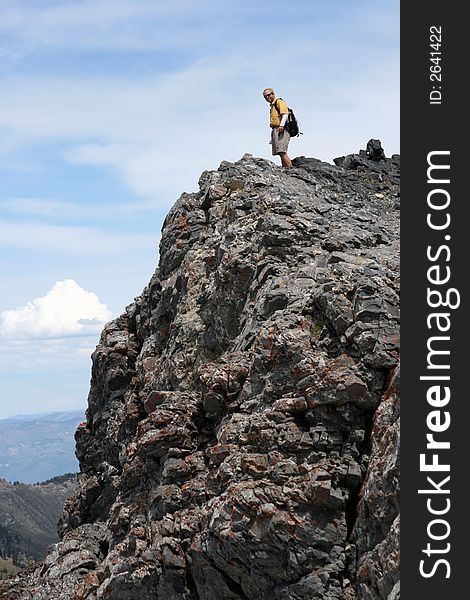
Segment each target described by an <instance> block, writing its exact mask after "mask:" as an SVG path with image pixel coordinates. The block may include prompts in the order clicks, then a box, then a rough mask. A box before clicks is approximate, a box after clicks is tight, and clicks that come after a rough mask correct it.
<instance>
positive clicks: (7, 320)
mask: <svg viewBox="0 0 470 600" xmlns="http://www.w3.org/2000/svg"><path fill="white" fill-rule="evenodd" d="M110 318H111V312H110V311H109V309H108V307H107V306H106V305H105V304H102V303H101V302H100V300H99V298H98V296H97V295H96V294H94V293H93V292H88V291H86V290H84V289H83V288H82V287H80V286H79V285H78V283H77V282H76V281H75V280H74V279H66V280H64V281H58V282H57V283H55V284H54V285H53V286H52V288H51V289H50V290H49V291H48V292H47V294H46V295H45V296H42V297H41V298H36V299H34V300H32V301H31V302H28V304H26V305H25V306H20V307H18V308H14V309H11V310H4V311H3V312H2V313H1V314H0V334H1V335H2V336H4V337H7V338H28V337H44V338H51V337H67V336H76V335H86V334H95V333H96V332H97V331H98V330H99V329H100V328H101V327H102V326H103V324H104V323H105V322H106V321H109V320H110Z"/></svg>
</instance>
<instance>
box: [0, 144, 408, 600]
mask: <svg viewBox="0 0 470 600" xmlns="http://www.w3.org/2000/svg"><path fill="white" fill-rule="evenodd" d="M362 152H363V154H362V155H358V156H359V158H360V160H356V159H354V160H352V159H350V158H348V157H343V161H342V162H341V159H339V160H340V164H338V165H330V164H327V163H323V162H320V161H318V160H316V159H311V158H304V157H301V158H297V159H295V161H294V168H293V169H292V170H290V171H284V170H282V169H281V168H279V167H277V166H274V164H273V163H271V162H270V161H266V160H263V159H258V158H254V157H252V156H250V155H245V156H244V157H243V158H242V159H241V160H240V161H238V162H236V163H228V162H223V163H222V164H221V165H220V167H219V169H218V170H217V171H206V172H204V173H203V174H202V175H201V178H200V181H199V188H200V189H199V191H198V192H196V193H185V194H183V195H182V196H181V197H180V198H179V200H178V201H177V202H176V204H175V205H174V206H173V208H172V209H171V211H170V213H169V214H168V216H167V218H166V221H165V223H164V227H163V235H162V240H161V244H160V255H161V258H160V263H159V267H158V269H157V271H156V273H155V274H154V276H153V277H152V279H151V281H150V282H149V284H148V286H147V287H146V288H145V290H144V291H143V293H142V295H141V296H139V297H138V298H136V299H135V301H134V303H132V304H131V305H130V306H129V307H127V309H126V311H125V313H124V314H123V315H122V316H121V317H119V318H118V319H116V320H115V321H113V322H112V323H110V324H108V325H107V326H106V327H105V329H104V331H103V333H102V336H101V339H100V342H99V344H98V346H97V348H96V351H95V352H94V354H93V369H92V383H91V389H90V395H89V400H88V411H87V422H86V424H83V425H81V426H80V427H79V429H78V430H77V434H76V440H77V456H78V458H79V461H80V465H81V483H80V487H79V489H78V492H77V493H76V494H75V495H74V496H73V497H72V498H71V499H70V500H69V501H68V503H67V505H66V508H65V511H64V514H63V517H62V521H61V536H62V541H61V542H60V543H59V544H58V545H57V546H56V547H55V549H54V551H53V552H52V553H51V554H50V555H49V556H48V557H47V558H46V560H45V562H44V563H43V564H42V565H40V566H39V567H38V568H36V569H35V570H31V571H30V572H29V573H26V574H24V575H23V576H21V577H17V578H16V580H10V581H9V582H8V583H7V584H3V587H0V590H3V591H2V592H0V597H1V598H9V600H20V599H21V600H26V599H28V600H32V599H34V600H55V599H59V598H60V599H61V600H63V599H64V598H66V599H71V600H72V599H73V600H85V599H86V600H95V599H96V600H97V599H102V598H103V599H104V598H107V599H110V600H135V599H136V598H139V600H150V599H155V598H160V599H162V600H170V599H171V600H173V599H177V600H183V599H184V600H218V599H220V600H222V599H231V600H255V599H256V600H263V599H265V600H268V599H270V600H276V599H279V600H281V599H282V600H307V599H308V600H312V599H323V600H334V599H336V600H340V599H341V600H343V599H344V600H355V599H361V600H375V599H382V598H383V599H385V598H387V599H388V600H396V599H398V598H399V583H398V523H399V521H398V504H397V495H398V468H399V466H398V423H399V407H398V384H399V375H398V360H399V349H398V343H399V337H398V332H399V330H398V324H399V321H398V319H399V302H398V290H399V237H398V236H399V213H398V210H397V209H398V207H399V157H398V156H394V157H392V158H391V159H385V158H383V157H379V158H377V157H373V156H372V157H371V156H368V155H367V153H364V151H362ZM351 156H353V157H354V156H356V155H351ZM345 158H348V160H347V161H346V163H347V164H344V162H345V160H344V159H345ZM2 594H3V595H2Z"/></svg>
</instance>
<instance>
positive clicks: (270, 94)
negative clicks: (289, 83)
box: [263, 92, 274, 98]
mask: <svg viewBox="0 0 470 600" xmlns="http://www.w3.org/2000/svg"><path fill="white" fill-rule="evenodd" d="M263 96H264V97H265V98H269V97H270V96H274V92H270V93H269V94H263Z"/></svg>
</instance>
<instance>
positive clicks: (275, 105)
mask: <svg viewBox="0 0 470 600" xmlns="http://www.w3.org/2000/svg"><path fill="white" fill-rule="evenodd" d="M278 100H282V98H276V100H274V104H273V106H274V108H275V109H276V110H277V112H278V114H279V115H280V114H281V111H280V110H279V107H278V105H277V104H276V102H277V101H278Z"/></svg>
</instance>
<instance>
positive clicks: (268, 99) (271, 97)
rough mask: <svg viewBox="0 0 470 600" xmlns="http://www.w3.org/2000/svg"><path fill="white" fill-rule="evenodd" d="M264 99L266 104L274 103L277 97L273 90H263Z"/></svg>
mask: <svg viewBox="0 0 470 600" xmlns="http://www.w3.org/2000/svg"><path fill="white" fill-rule="evenodd" d="M263 97H264V99H265V100H266V102H272V101H273V100H274V98H275V97H276V95H275V94H274V90H273V89H272V88H265V89H264V90H263Z"/></svg>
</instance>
